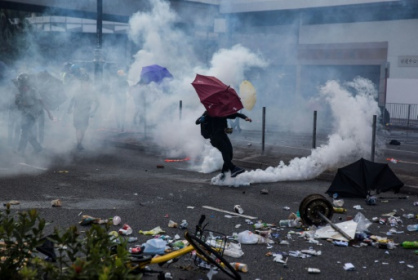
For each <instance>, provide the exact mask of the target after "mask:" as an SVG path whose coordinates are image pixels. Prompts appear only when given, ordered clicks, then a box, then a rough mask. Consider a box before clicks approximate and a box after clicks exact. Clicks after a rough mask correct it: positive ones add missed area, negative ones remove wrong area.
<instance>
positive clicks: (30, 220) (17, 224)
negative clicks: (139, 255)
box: [0, 205, 142, 280]
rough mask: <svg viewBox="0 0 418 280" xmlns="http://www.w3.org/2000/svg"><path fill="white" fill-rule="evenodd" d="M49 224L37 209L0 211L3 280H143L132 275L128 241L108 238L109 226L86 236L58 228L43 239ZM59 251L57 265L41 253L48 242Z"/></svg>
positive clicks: (73, 229)
mask: <svg viewBox="0 0 418 280" xmlns="http://www.w3.org/2000/svg"><path fill="white" fill-rule="evenodd" d="M45 225H46V222H45V220H44V219H42V218H40V217H39V214H38V212H37V211H36V210H33V209H32V210H28V211H24V212H17V213H16V214H15V215H14V216H13V215H11V211H10V205H7V207H6V210H5V211H1V212H0V242H1V243H0V279H10V280H32V279H33V280H38V279H45V280H48V279H51V280H52V279H53V280H67V279H86V280H95V279H97V280H113V279H115V280H116V279H141V278H142V277H141V275H133V274H130V273H129V272H130V271H129V269H128V268H127V266H126V265H125V264H126V262H127V261H128V260H129V252H128V251H127V249H126V241H125V240H124V239H123V238H119V239H118V240H119V242H118V243H117V244H116V243H115V242H114V241H113V240H111V238H109V234H108V230H109V225H108V224H105V225H104V226H100V225H92V226H91V227H90V228H89V229H88V230H87V231H86V232H85V233H84V234H83V235H81V234H80V232H79V231H78V228H77V226H71V227H69V228H68V229H66V230H65V231H61V230H60V229H58V228H55V229H54V233H53V234H52V235H49V236H47V237H46V236H44V228H45ZM47 239H48V240H49V241H52V242H53V243H54V244H55V247H56V249H55V250H54V252H57V253H56V262H50V261H47V260H46V259H45V256H43V255H41V254H40V253H39V249H37V248H39V247H40V246H41V245H43V244H44V242H45V241H46V240H47Z"/></svg>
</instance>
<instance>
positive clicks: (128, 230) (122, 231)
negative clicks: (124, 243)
mask: <svg viewBox="0 0 418 280" xmlns="http://www.w3.org/2000/svg"><path fill="white" fill-rule="evenodd" d="M119 234H122V235H130V234H132V228H131V227H130V226H129V225H128V224H124V225H123V227H122V228H120V229H119Z"/></svg>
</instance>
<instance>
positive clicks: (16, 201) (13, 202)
mask: <svg viewBox="0 0 418 280" xmlns="http://www.w3.org/2000/svg"><path fill="white" fill-rule="evenodd" d="M7 204H9V205H19V204H20V201H18V200H10V201H9V202H7V203H4V206H6V205H7Z"/></svg>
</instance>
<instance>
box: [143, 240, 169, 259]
mask: <svg viewBox="0 0 418 280" xmlns="http://www.w3.org/2000/svg"><path fill="white" fill-rule="evenodd" d="M143 245H144V247H145V248H144V254H148V255H162V254H164V251H165V247H166V245H167V242H165V241H164V240H162V239H159V238H154V239H150V240H148V241H147V242H146V243H145V244H143Z"/></svg>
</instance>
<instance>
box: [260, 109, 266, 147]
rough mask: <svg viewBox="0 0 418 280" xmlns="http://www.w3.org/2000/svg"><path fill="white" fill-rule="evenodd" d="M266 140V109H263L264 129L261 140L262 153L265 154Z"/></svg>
mask: <svg viewBox="0 0 418 280" xmlns="http://www.w3.org/2000/svg"><path fill="white" fill-rule="evenodd" d="M265 140H266V107H263V128H262V138H261V153H262V154H264V143H265Z"/></svg>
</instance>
